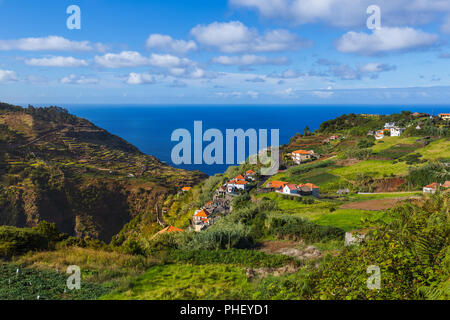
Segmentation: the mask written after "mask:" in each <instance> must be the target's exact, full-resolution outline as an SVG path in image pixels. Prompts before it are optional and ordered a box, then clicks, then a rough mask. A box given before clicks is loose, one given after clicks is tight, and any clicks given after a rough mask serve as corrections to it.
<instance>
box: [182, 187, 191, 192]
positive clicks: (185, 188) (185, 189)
mask: <svg viewBox="0 0 450 320" xmlns="http://www.w3.org/2000/svg"><path fill="white" fill-rule="evenodd" d="M191 189H192V188H191V187H184V188H182V189H181V190H183V191H189V190H191Z"/></svg>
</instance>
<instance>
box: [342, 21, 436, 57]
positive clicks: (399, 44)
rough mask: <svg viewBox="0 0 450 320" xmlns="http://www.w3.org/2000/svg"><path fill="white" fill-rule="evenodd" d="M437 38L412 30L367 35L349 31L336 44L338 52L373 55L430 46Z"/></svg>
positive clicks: (378, 31)
mask: <svg viewBox="0 0 450 320" xmlns="http://www.w3.org/2000/svg"><path fill="white" fill-rule="evenodd" d="M437 40H438V36H437V35H434V34H430V33H426V32H423V31H421V30H415V29H413V28H381V29H378V30H374V31H373V33H371V34H368V33H364V32H360V33H358V32H354V31H350V32H348V33H346V34H345V35H343V36H342V37H341V38H340V39H339V40H338V41H337V43H336V47H337V49H338V50H339V51H340V52H344V53H356V54H363V55H373V54H377V53H386V52H390V51H400V50H410V49H415V48H421V47H427V46H432V45H434V44H436V43H437Z"/></svg>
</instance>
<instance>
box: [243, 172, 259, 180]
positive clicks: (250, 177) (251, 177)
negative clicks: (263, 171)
mask: <svg viewBox="0 0 450 320" xmlns="http://www.w3.org/2000/svg"><path fill="white" fill-rule="evenodd" d="M255 175H256V172H255V171H253V170H248V171H247V172H246V173H245V178H246V179H247V180H255Z"/></svg>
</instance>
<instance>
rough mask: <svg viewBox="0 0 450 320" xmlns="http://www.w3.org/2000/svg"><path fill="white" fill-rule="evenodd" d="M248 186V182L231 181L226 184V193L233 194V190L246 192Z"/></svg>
mask: <svg viewBox="0 0 450 320" xmlns="http://www.w3.org/2000/svg"><path fill="white" fill-rule="evenodd" d="M248 186H249V183H248V181H242V180H236V179H234V180H231V181H228V183H227V191H228V192H229V193H231V192H233V191H234V190H235V189H237V190H247V189H248Z"/></svg>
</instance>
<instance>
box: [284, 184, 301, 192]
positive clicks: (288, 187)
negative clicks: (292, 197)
mask: <svg viewBox="0 0 450 320" xmlns="http://www.w3.org/2000/svg"><path fill="white" fill-rule="evenodd" d="M283 193H284V194H299V190H298V186H297V185H295V184H291V183H290V184H287V185H285V186H284V188H283Z"/></svg>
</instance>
